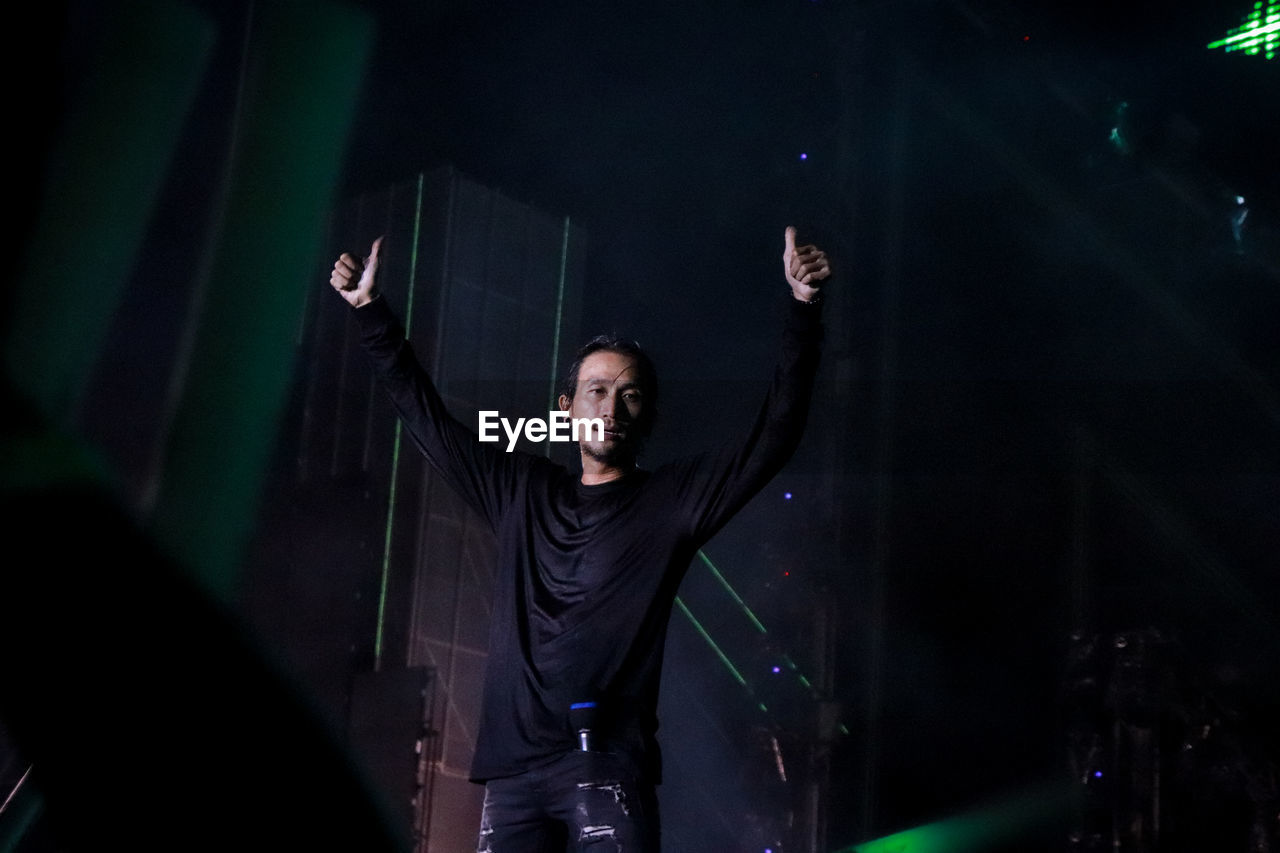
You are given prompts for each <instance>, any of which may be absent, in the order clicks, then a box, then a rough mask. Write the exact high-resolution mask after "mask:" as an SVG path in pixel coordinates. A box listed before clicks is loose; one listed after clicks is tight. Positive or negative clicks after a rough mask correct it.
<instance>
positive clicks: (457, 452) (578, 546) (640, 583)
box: [354, 299, 822, 782]
mask: <svg viewBox="0 0 1280 853" xmlns="http://www.w3.org/2000/svg"><path fill="white" fill-rule="evenodd" d="M787 301H788V303H790V306H789V308H788V309H787V315H786V323H785V327H784V330H783V336H782V349H781V354H780V357H779V362H778V365H777V368H776V371H775V374H774V377H773V382H772V385H771V386H770V388H769V391H768V394H767V396H766V398H765V402H764V405H763V406H762V407H761V409H760V412H759V414H758V416H757V417H756V420H755V422H754V424H752V426H751V428H750V430H749V431H747V432H746V434H745V435H743V436H741V437H740V438H738V439H737V440H736V441H733V442H730V443H727V444H725V445H724V446H722V447H720V448H719V449H717V450H714V451H710V452H706V453H701V454H697V455H694V456H690V457H688V458H685V459H681V460H678V461H675V462H670V463H667V464H665V465H662V466H660V467H658V468H656V469H654V470H653V471H645V470H635V471H633V472H632V473H629V474H627V475H626V476H624V477H621V478H619V479H616V480H613V481H610V482H607V483H603V484H600V485H593V486H588V485H583V484H582V482H581V479H580V476H579V475H578V474H577V473H576V472H571V471H569V470H567V469H566V468H564V467H563V466H561V465H558V464H556V463H553V462H551V461H550V460H548V459H546V458H544V457H541V456H533V455H530V454H525V453H520V452H506V450H505V449H504V448H505V443H503V442H499V443H491V442H486V443H482V442H480V441H479V440H478V438H477V436H476V433H474V432H473V431H471V430H470V429H468V428H467V427H465V426H463V425H462V424H461V423H459V422H458V421H457V420H456V419H455V418H454V417H452V416H451V415H450V414H449V413H448V412H447V411H446V410H445V407H444V403H443V401H442V400H441V399H440V396H439V394H438V393H437V392H436V389H435V387H434V386H433V384H432V382H431V380H430V378H429V377H428V376H427V374H426V372H425V371H424V370H423V369H422V367H421V366H420V365H419V363H418V361H417V359H416V358H415V356H414V355H413V351H412V349H411V347H410V345H409V343H408V342H407V341H406V340H405V336H404V330H403V327H402V326H401V325H400V323H399V322H398V320H397V319H396V317H395V315H394V314H393V312H392V311H391V310H390V308H389V307H388V306H387V305H386V300H385V299H377V300H375V301H374V302H372V303H370V304H368V305H365V306H364V307H361V308H359V309H356V310H355V312H354V313H355V315H356V317H357V318H358V320H359V323H360V328H361V330H362V333H363V337H362V343H363V346H364V348H365V351H366V352H367V353H368V355H369V357H370V359H371V360H372V363H373V365H374V369H375V371H376V373H377V374H378V376H379V377H380V378H381V380H382V383H383V385H384V387H385V388H386V389H387V391H388V392H389V394H390V396H391V400H392V402H393V404H394V405H395V408H396V409H397V411H398V412H399V414H400V418H401V419H402V421H403V423H404V425H405V427H406V428H407V429H408V431H409V433H410V435H411V436H412V437H413V440H414V442H415V443H416V444H417V446H418V447H419V449H420V450H421V451H422V452H423V453H424V454H425V455H426V456H427V458H428V459H429V460H430V462H431V464H432V466H433V467H434V468H435V469H436V470H437V471H438V472H439V473H440V474H441V476H443V477H444V478H445V480H446V481H447V482H448V483H449V484H450V485H451V486H452V487H453V488H454V489H455V490H456V491H457V492H458V494H459V495H460V496H461V497H462V498H463V499H464V500H466V501H467V503H468V504H470V505H471V506H472V507H473V508H474V509H475V510H476V511H477V512H478V513H480V514H481V515H482V516H483V517H484V518H485V519H486V520H487V521H488V523H489V525H490V526H491V527H492V529H493V532H494V534H495V536H496V537H497V546H498V565H497V570H496V573H495V577H496V581H495V587H494V591H493V607H492V617H491V624H490V631H489V660H488V664H487V669H486V672H485V682H484V698H483V703H482V711H481V719H480V726H479V731H478V734H477V738H476V748H475V756H474V760H473V762H472V766H471V778H472V780H473V781H476V782H483V781H485V780H488V779H492V778H499V777H504V776H511V775H515V774H517V773H520V772H522V771H524V770H527V769H529V768H531V767H535V766H537V765H539V764H540V763H543V762H546V761H549V760H551V759H553V758H555V757H556V756H558V755H560V754H562V753H563V752H565V751H566V750H571V749H574V748H575V746H576V736H575V733H574V731H573V729H572V727H571V725H570V717H569V708H570V705H571V704H573V703H575V702H585V701H594V702H597V703H598V706H599V708H600V717H599V719H598V720H597V722H596V723H595V725H594V729H595V731H596V737H597V740H598V741H602V742H603V744H604V746H605V747H606V748H608V749H615V750H622V751H625V752H627V753H629V754H631V755H632V756H633V757H634V758H635V759H636V760H637V762H638V763H639V765H640V766H641V767H642V768H644V769H645V770H646V771H647V772H648V773H649V774H650V776H651V778H652V779H653V781H655V782H657V781H660V778H661V765H660V759H659V752H658V748H657V742H656V738H655V735H656V732H657V729H658V719H657V706H658V681H659V677H660V675H661V670H662V656H663V649H664V645H665V641H666V633H667V624H668V621H669V619H670V616H671V608H672V606H673V604H674V601H675V596H676V590H677V588H678V587H679V585H680V581H681V579H682V578H683V577H684V574H685V572H686V571H687V570H688V568H689V565H690V562H691V561H692V559H693V557H694V556H695V555H696V554H697V551H698V549H699V548H701V547H702V545H703V544H704V543H706V542H707V540H708V539H710V538H711V536H712V535H714V534H715V533H716V531H718V530H719V529H720V528H721V527H722V526H724V524H725V523H726V522H727V521H728V520H729V519H730V518H731V517H732V516H733V514H734V513H735V512H737V511H738V510H739V509H741V508H742V506H743V505H744V504H745V503H746V502H747V501H748V500H749V499H750V498H751V497H752V496H753V495H755V494H756V492H758V491H759V490H760V489H761V488H763V487H764V485H765V484H766V483H768V482H769V480H770V479H772V478H773V476H774V475H775V474H777V473H778V471H779V470H780V469H781V468H782V466H783V465H784V464H786V462H787V460H788V459H789V458H790V457H791V454H792V453H793V452H794V450H795V448H796V446H797V444H798V443H799V440H800V436H801V434H802V433H803V431H804V425H805V420H806V417H807V414H808V407H809V398H810V396H811V392H812V387H813V378H814V374H815V371H816V369H817V364H818V355H819V344H820V341H821V338H822V325H821V313H820V309H819V308H818V307H817V306H816V305H808V304H805V303H801V302H798V301H796V300H794V299H788V300H787Z"/></svg>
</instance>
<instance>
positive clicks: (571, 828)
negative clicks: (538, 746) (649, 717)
mask: <svg viewBox="0 0 1280 853" xmlns="http://www.w3.org/2000/svg"><path fill="white" fill-rule="evenodd" d="M659 844H660V830H659V823H658V799H657V797H656V795H655V793H654V789H653V785H652V784H650V783H649V782H648V780H646V779H644V778H642V776H641V774H640V773H639V772H638V771H637V769H636V767H635V765H634V763H633V762H632V761H631V759H630V758H628V757H626V756H623V755H615V754H613V753H607V752H567V753H565V754H564V755H563V756H561V757H560V758H557V759H556V760H555V761H552V762H551V763H550V764H546V765H543V766H542V767H538V768H535V769H533V770H527V771H525V772H524V773H521V774H520V775H518V776H511V777H508V778H505V779H491V780H489V782H487V783H486V784H485V789H484V813H483V814H482V815H481V817H480V838H479V840H478V841H477V843H476V850H477V851H478V853H565V851H583V853H587V852H588V851H590V853H606V851H607V853H614V851H625V853H658V849H659Z"/></svg>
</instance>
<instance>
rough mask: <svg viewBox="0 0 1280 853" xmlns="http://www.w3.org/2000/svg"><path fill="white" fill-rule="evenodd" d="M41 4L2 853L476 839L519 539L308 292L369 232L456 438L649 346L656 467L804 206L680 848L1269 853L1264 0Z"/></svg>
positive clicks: (751, 370)
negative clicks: (803, 271) (453, 469)
mask: <svg viewBox="0 0 1280 853" xmlns="http://www.w3.org/2000/svg"><path fill="white" fill-rule="evenodd" d="M24 14H26V15H28V16H29V17H30V20H29V21H28V22H26V23H24V24H23V26H21V27H20V28H17V30H16V31H20V32H21V36H20V37H21V39H22V40H23V41H24V42H25V41H31V42H34V44H33V45H32V46H31V51H32V56H33V57H34V59H33V60H32V64H31V65H30V66H29V67H27V68H24V69H23V71H24V74H23V77H26V78H30V79H19V80H18V83H17V84H16V85H17V89H18V90H19V91H18V92H17V96H18V99H19V102H18V104H16V105H15V107H16V109H15V110H14V115H15V122H14V125H15V127H14V130H13V133H11V137H12V141H13V142H14V143H15V144H16V145H17V148H18V150H17V151H16V152H15V153H14V154H13V155H11V161H10V162H11V163H12V164H13V165H14V167H15V168H14V173H15V175H16V180H17V182H18V187H19V204H20V206H21V207H20V216H19V222H20V228H21V229H22V230H21V232H20V233H19V234H18V235H17V237H18V239H17V250H16V255H17V271H16V276H15V279H14V281H13V286H12V288H11V295H10V298H9V299H8V300H6V303H5V311H4V321H5V327H4V332H5V335H4V342H5V359H6V361H5V365H6V374H5V379H6V382H5V403H4V411H5V415H6V423H5V442H4V444H5V454H4V459H5V462H4V484H5V488H4V496H5V510H4V518H5V525H6V527H5V529H6V534H7V536H6V538H7V539H8V540H9V541H10V542H11V543H12V544H11V546H10V547H11V551H10V555H9V557H8V558H7V560H6V570H5V572H4V577H5V582H4V584H3V586H0V649H3V655H0V661H3V663H2V664H0V850H3V851H10V850H12V851H24V853H45V851H64V850H80V849H100V848H102V847H107V846H110V847H117V846H119V847H124V848H132V849H143V850H149V849H215V848H216V849H263V848H267V847H275V848H278V849H301V848H311V849H331V848H333V849H341V848H343V847H346V846H350V847H352V849H355V845H359V849H363V850H378V849H386V850H388V851H393V850H394V851H402V853H410V851H412V853H452V851H456V850H469V849H473V845H474V839H475V832H476V828H477V826H478V820H479V808H480V798H481V797H482V795H483V790H482V788H481V787H480V786H478V785H475V784H472V783H470V782H468V781H467V780H466V775H467V767H468V764H469V762H470V760H471V757H472V748H473V746H472V739H473V737H474V734H475V720H476V716H477V707H478V702H479V699H478V696H479V689H480V676H481V673H482V672H483V668H484V664H485V660H486V650H485V638H486V632H487V630H488V624H489V622H488V620H489V614H490V609H489V593H490V592H491V590H492V586H493V576H494V575H493V573H494V566H493V563H494V561H495V552H494V545H493V540H492V536H491V535H490V533H489V532H488V530H487V528H485V527H484V526H483V525H482V524H480V523H479V522H478V520H477V518H476V517H475V515H474V514H473V513H471V511H470V510H468V509H467V508H466V507H465V506H463V505H462V503H461V502H460V501H459V500H458V499H457V497H456V495H454V494H452V493H451V492H450V491H449V489H448V487H447V486H446V485H445V484H444V483H443V481H441V480H438V479H437V478H436V477H435V476H434V475H433V474H432V472H431V471H430V470H429V469H428V467H427V466H426V465H425V464H424V463H423V461H422V459H421V457H420V456H419V455H418V454H417V451H416V450H415V448H414V447H413V445H412V444H411V443H410V442H409V440H408V438H407V437H402V436H401V433H400V431H399V429H398V427H397V426H396V418H395V415H394V412H393V410H392V409H391V408H390V406H389V405H388V403H387V402H386V400H385V399H384V398H383V395H382V394H381V392H380V389H379V388H378V387H377V386H376V385H375V384H374V383H373V381H372V378H371V374H370V372H369V369H368V365H367V364H366V362H365V361H364V359H363V357H362V354H361V353H360V351H359V348H358V346H357V340H356V337H357V335H356V330H355V327H354V325H353V324H352V322H351V319H350V317H349V312H348V310H347V308H346V306H345V305H344V304H343V303H342V302H341V300H339V299H338V298H337V297H336V296H335V294H334V293H333V292H332V291H331V290H330V288H329V285H328V277H329V270H330V267H331V266H332V264H333V259H334V258H335V257H336V256H337V254H338V253H340V252H343V251H350V252H353V253H365V252H367V251H368V247H369V244H370V243H371V241H372V240H373V238H374V237H376V236H378V235H386V246H387V258H388V260H387V266H386V269H385V271H384V272H385V276H386V278H385V281H386V284H385V293H386V296H387V298H388V300H389V301H390V302H391V303H392V304H393V305H394V306H395V309H396V310H397V311H400V312H402V313H403V315H404V316H405V317H406V318H407V319H408V320H409V326H410V328H409V332H410V337H411V339H412V340H413V342H414V345H415V348H416V349H417V351H418V352H419V355H420V356H422V358H423V359H424V361H425V362H427V364H428V367H429V368H430V369H431V370H432V372H433V375H434V376H435V378H436V380H437V382H438V383H439V384H440V386H441V390H442V393H443V394H444V397H445V399H446V402H447V403H448V405H449V406H450V408H451V410H452V411H453V412H454V414H455V415H457V416H458V417H459V418H460V419H461V420H463V421H464V422H466V423H468V424H475V423H476V418H477V414H476V413H477V411H481V410H492V409H497V410H502V411H503V413H504V414H506V413H508V412H511V413H519V414H520V415H524V416H532V415H537V416H541V415H542V413H543V412H545V411H547V410H548V408H549V407H550V403H551V400H552V393H551V389H552V387H553V383H554V380H555V377H556V376H558V375H560V374H561V373H562V372H563V369H564V367H565V366H566V364H567V360H568V354H569V353H571V352H572V351H573V349H574V348H576V346H577V345H578V344H579V343H581V342H582V341H584V340H586V339H587V338H589V337H591V336H592V335H595V334H597V333H599V332H618V333H622V334H625V335H627V336H629V337H633V338H635V339H637V340H639V341H640V342H641V343H643V344H644V345H645V346H646V348H647V349H648V350H649V352H650V353H651V354H652V356H653V358H654V361H655V362H656V365H657V372H658V374H659V376H660V380H661V383H662V388H663V390H662V405H661V413H660V416H659V420H658V422H657V425H656V427H655V431H654V435H653V437H652V439H651V440H650V441H649V443H648V446H647V447H646V449H645V452H644V456H643V457H642V460H641V462H642V465H644V466H646V467H647V466H650V465H658V464H661V463H662V462H664V461H667V460H670V459H673V458H677V457H681V456H683V455H685V454H688V453H690V452H693V451H696V450H701V449H703V448H706V447H710V446H713V445H715V444H716V443H718V442H720V441H722V440H723V439H724V438H725V437H726V436H727V435H730V434H736V433H737V432H738V431H741V430H744V429H745V428H746V427H747V426H748V424H749V423H750V421H751V418H752V417H753V414H754V412H755V411H756V409H757V407H758V405H759V402H760V400H761V398H762V397H763V394H764V391H765V389H766V388H767V386H768V381H769V376H770V370H771V366H772V364H773V359H774V352H775V350H776V345H777V340H778V332H779V328H780V322H781V321H780V319H779V318H780V313H779V312H780V301H779V300H783V299H786V298H787V290H786V286H785V283H784V280H783V278H782V277H781V275H780V272H779V270H778V269H777V265H778V260H779V258H780V257H781V254H782V251H783V238H782V234H783V229H784V228H785V227H786V226H788V225H794V226H796V227H797V228H798V229H799V230H800V232H801V235H802V236H803V237H805V239H807V240H810V241H812V242H814V243H817V244H819V245H821V246H823V247H824V248H826V249H827V251H828V252H829V254H830V256H831V258H832V266H833V268H834V270H835V274H834V277H833V278H832V280H831V282H830V283H829V286H828V287H827V291H828V293H829V295H828V296H827V297H826V304H825V307H824V309H823V311H824V322H825V326H826V338H825V342H824V348H823V354H822V362H821V366H820V368H819V373H818V378H817V385H816V391H815V395H814V401H813V405H812V411H811V414H810V417H809V423H808V427H807V430H806V432H805V435H804V438H803V441H802V443H801V445H800V449H799V450H798V452H797V453H796V454H795V455H794V457H792V458H791V460H790V462H788V463H787V465H786V466H785V468H784V469H783V470H782V472H781V473H780V474H779V475H778V476H777V477H776V478H775V479H774V480H773V481H771V482H770V484H769V485H768V486H767V487H766V488H765V489H764V490H763V491H762V492H760V493H759V494H758V495H757V496H756V497H755V498H754V499H753V500H752V501H751V502H750V503H749V504H747V506H746V507H745V509H743V510H742V511H741V512H740V513H739V514H738V515H737V516H735V517H734V518H733V519H732V521H730V522H729V524H728V525H727V526H725V527H724V528H723V529H722V530H721V531H720V532H719V533H717V534H716V535H715V537H714V538H712V539H711V540H710V541H709V542H708V543H707V545H706V547H705V548H703V549H702V550H701V551H700V552H698V554H697V555H696V556H695V558H694V560H693V564H692V566H691V568H690V571H689V573H688V575H687V576H686V577H685V579H684V581H683V583H682V584H681V586H680V588H679V593H678V596H679V597H678V600H677V607H676V609H675V610H674V612H673V615H672V620H671V625H670V633H669V636H668V637H667V641H666V655H665V663H664V677H663V682H662V694H661V700H660V705H659V713H660V718H661V728H660V729H659V732H658V739H659V741H660V743H661V745H662V749H663V753H664V760H665V763H666V771H665V779H664V782H663V784H662V785H661V786H660V787H659V798H660V802H661V812H662V817H663V849H664V850H666V851H668V853H683V851H690V852H691V853H700V851H712V853H765V851H772V853H837V851H859V853H881V852H882V851H889V850H893V851H910V852H911V853H956V852H957V851H974V852H975V853H976V851H991V853H1015V851H1017V853H1022V851H1027V853H1040V851H1044V853H1084V851H1102V850H1108V851H1118V852H1120V853H1184V851H1186V853H1189V851H1209V850H1212V851H1221V853H1237V852H1238V853H1266V852H1267V851H1280V723H1278V722H1277V721H1278V720H1280V686H1278V685H1280V639H1278V637H1280V632H1277V630H1276V626H1277V625H1278V624H1280V556H1278V555H1280V344H1277V340H1278V339H1280V338H1278V336H1277V329H1278V328H1280V168H1277V163H1278V162H1280V159H1278V158H1277V156H1276V152H1277V151H1280V132H1278V131H1277V123H1276V121H1275V114H1276V106H1277V104H1280V85H1278V84H1280V73H1278V72H1280V64H1277V61H1276V60H1275V59H1274V57H1273V55H1272V54H1273V53H1274V50H1275V46H1276V41H1275V36H1276V32H1277V28H1278V27H1280V6H1277V3H1276V2H1275V0H1263V2H1260V3H1257V4H1254V3H1252V2H1250V0H1245V2H1240V3H1236V4H1233V3H1230V2H1222V0H1214V2H1209V0H1195V2H1189V3H1182V4H1175V5H1159V4H1152V3H1140V2H1137V0H1125V2H1119V3H1112V4H1103V3H1089V4H1084V5H1080V4H1051V3H1048V2H1042V0H1036V2H1031V3H1023V2H1015V0H937V2H933V0H919V2H916V0H908V1H907V2H900V3H887V2H837V0H759V2H748V3H729V2H707V3H684V4H675V3H656V4H629V5H622V4H599V3H597V4H591V3H585V2H568V0H556V1H555V2H550V3H510V2H501V1H500V0H496V1H495V2H490V3H485V2H479V0H459V2H437V3H411V2H372V0H369V2H363V3H358V2H351V3H341V2H328V3H316V4H293V3H285V2H253V3H249V2H233V3H213V2H159V0H157V2H148V3H108V2H64V3H54V4H49V5H47V6H44V7H41V10H40V11H30V12H26V13H24ZM1251 15H1252V16H1253V17H1250V16H1251ZM1250 32H1254V33H1255V34H1256V35H1255V40H1256V46H1257V50H1256V51H1255V52H1250V49H1249V45H1250V44H1251V42H1250V39H1249V38H1248V35H1249V33H1250ZM1268 34H1269V36H1270V38H1271V39H1272V40H1271V41H1268V40H1267V39H1268ZM1228 48H1231V49H1230V50H1228ZM1236 48H1241V49H1236ZM1269 51H1270V53H1269ZM521 449H524V450H527V451H530V452H533V453H538V454H542V453H547V454H548V455H551V456H552V457H553V458H556V459H560V457H561V456H563V459H562V460H561V461H564V462H566V464H576V461H574V458H573V456H572V454H569V453H567V452H564V451H565V448H564V447H563V446H559V447H551V446H550V445H549V444H548V445H541V444H537V445H535V444H533V443H531V442H528V441H524V442H523V443H522V444H521ZM557 454H559V455H557ZM24 545H25V547H24Z"/></svg>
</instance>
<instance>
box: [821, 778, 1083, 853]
mask: <svg viewBox="0 0 1280 853" xmlns="http://www.w3.org/2000/svg"><path fill="white" fill-rule="evenodd" d="M1072 790H1073V789H1072V788H1071V787H1067V786H1064V785H1062V784H1061V783H1059V782H1053V783H1049V784H1044V785H1040V786H1038V787H1035V788H1033V789H1032V790H1031V791H1029V792H1027V793H1024V794H1019V795H1017V796H1013V797H1009V798H1006V799H1004V800H1002V801H1000V802H997V803H995V804H993V805H990V806H987V807H985V808H980V809H976V810H974V811H972V812H970V813H968V814H964V815H959V816H957V817H953V818H947V819H945V820H940V821H936V822H934V823H927V824H925V825H923V826H917V827H913V828H911V829H905V830H903V831H901V832H895V833H893V834H892V835H886V836H883V837H881V838H876V839H874V840H871V841H865V842H862V843H861V844H854V845H852V846H850V847H844V848H841V849H840V850H837V851H835V853H978V851H982V850H987V849H989V848H990V847H991V845H993V844H997V843H1005V842H1008V841H1010V840H1012V839H1016V838H1018V837H1019V836H1021V835H1023V834H1024V833H1026V832H1027V831H1028V830H1031V829H1033V828H1036V827H1038V826H1042V825H1044V824H1046V823H1047V822H1048V821H1050V820H1053V819H1054V818H1056V817H1058V816H1060V815H1062V814H1064V813H1065V810H1066V809H1067V807H1068V805H1069V803H1070V797H1071V794H1072Z"/></svg>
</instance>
